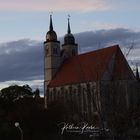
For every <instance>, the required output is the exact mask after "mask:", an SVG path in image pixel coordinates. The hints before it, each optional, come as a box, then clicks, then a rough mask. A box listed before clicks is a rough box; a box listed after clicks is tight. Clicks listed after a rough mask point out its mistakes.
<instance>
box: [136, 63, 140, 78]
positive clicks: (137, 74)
mask: <svg viewBox="0 0 140 140" xmlns="http://www.w3.org/2000/svg"><path fill="white" fill-rule="evenodd" d="M136 79H137V80H138V81H139V80H140V76H139V70H138V64H136Z"/></svg>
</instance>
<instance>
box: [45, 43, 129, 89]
mask: <svg viewBox="0 0 140 140" xmlns="http://www.w3.org/2000/svg"><path fill="white" fill-rule="evenodd" d="M118 52H120V53H119V55H118V57H120V56H122V57H123V55H122V53H121V51H120V48H119V46H118V45H115V46H111V47H108V48H103V49H99V50H96V51H92V52H89V53H85V54H80V55H77V56H73V57H71V58H69V59H67V60H65V61H64V62H63V63H62V65H61V66H60V68H59V70H58V72H57V73H56V75H55V77H54V78H53V80H52V81H51V82H50V84H49V85H48V86H49V87H56V86H63V85H69V84H75V83H81V82H87V81H96V80H99V79H101V77H102V76H103V74H104V72H105V70H106V67H107V65H108V63H109V61H110V59H111V58H112V56H113V54H116V53H118ZM122 57H120V60H118V61H122ZM123 58H124V57H123ZM117 63H118V62H117ZM120 67H123V64H121V65H120ZM124 67H125V66H124ZM124 69H125V68H124ZM127 70H128V69H127ZM113 71H114V74H113V76H114V78H115V77H116V76H119V74H118V73H120V68H118V67H117V64H116V65H115V67H114V70H113ZM125 71H126V69H125V70H124V72H125ZM121 74H122V73H121ZM112 78H113V77H112Z"/></svg>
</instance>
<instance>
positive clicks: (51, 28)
mask: <svg viewBox="0 0 140 140" xmlns="http://www.w3.org/2000/svg"><path fill="white" fill-rule="evenodd" d="M52 14H53V12H50V27H49V29H50V31H53V23H52Z"/></svg>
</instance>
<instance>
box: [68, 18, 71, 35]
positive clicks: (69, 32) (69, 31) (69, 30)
mask: <svg viewBox="0 0 140 140" xmlns="http://www.w3.org/2000/svg"><path fill="white" fill-rule="evenodd" d="M68 34H71V29H70V15H68Z"/></svg>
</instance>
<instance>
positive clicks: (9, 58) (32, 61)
mask: <svg viewBox="0 0 140 140" xmlns="http://www.w3.org/2000/svg"><path fill="white" fill-rule="evenodd" d="M75 38H76V43H78V45H79V50H80V52H87V51H91V50H95V49H98V48H102V47H105V46H110V45H113V44H119V45H120V46H124V48H126V51H128V50H129V47H130V46H131V44H132V42H134V49H133V53H132V54H131V57H133V58H135V59H133V61H134V62H136V61H137V62H138V61H139V60H140V56H139V53H138V52H140V46H139V44H140V32H134V31H131V30H128V29H112V30H98V31H95V32H83V33H78V34H75ZM60 40H61V41H62V40H63V38H62V37H61V38H60ZM122 49H123V48H122ZM129 61H130V60H129ZM40 79H43V41H40V42H39V41H33V40H29V39H23V40H18V41H12V42H8V43H4V44H1V45H0V82H3V81H10V80H22V81H24V80H25V81H27V80H40Z"/></svg>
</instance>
